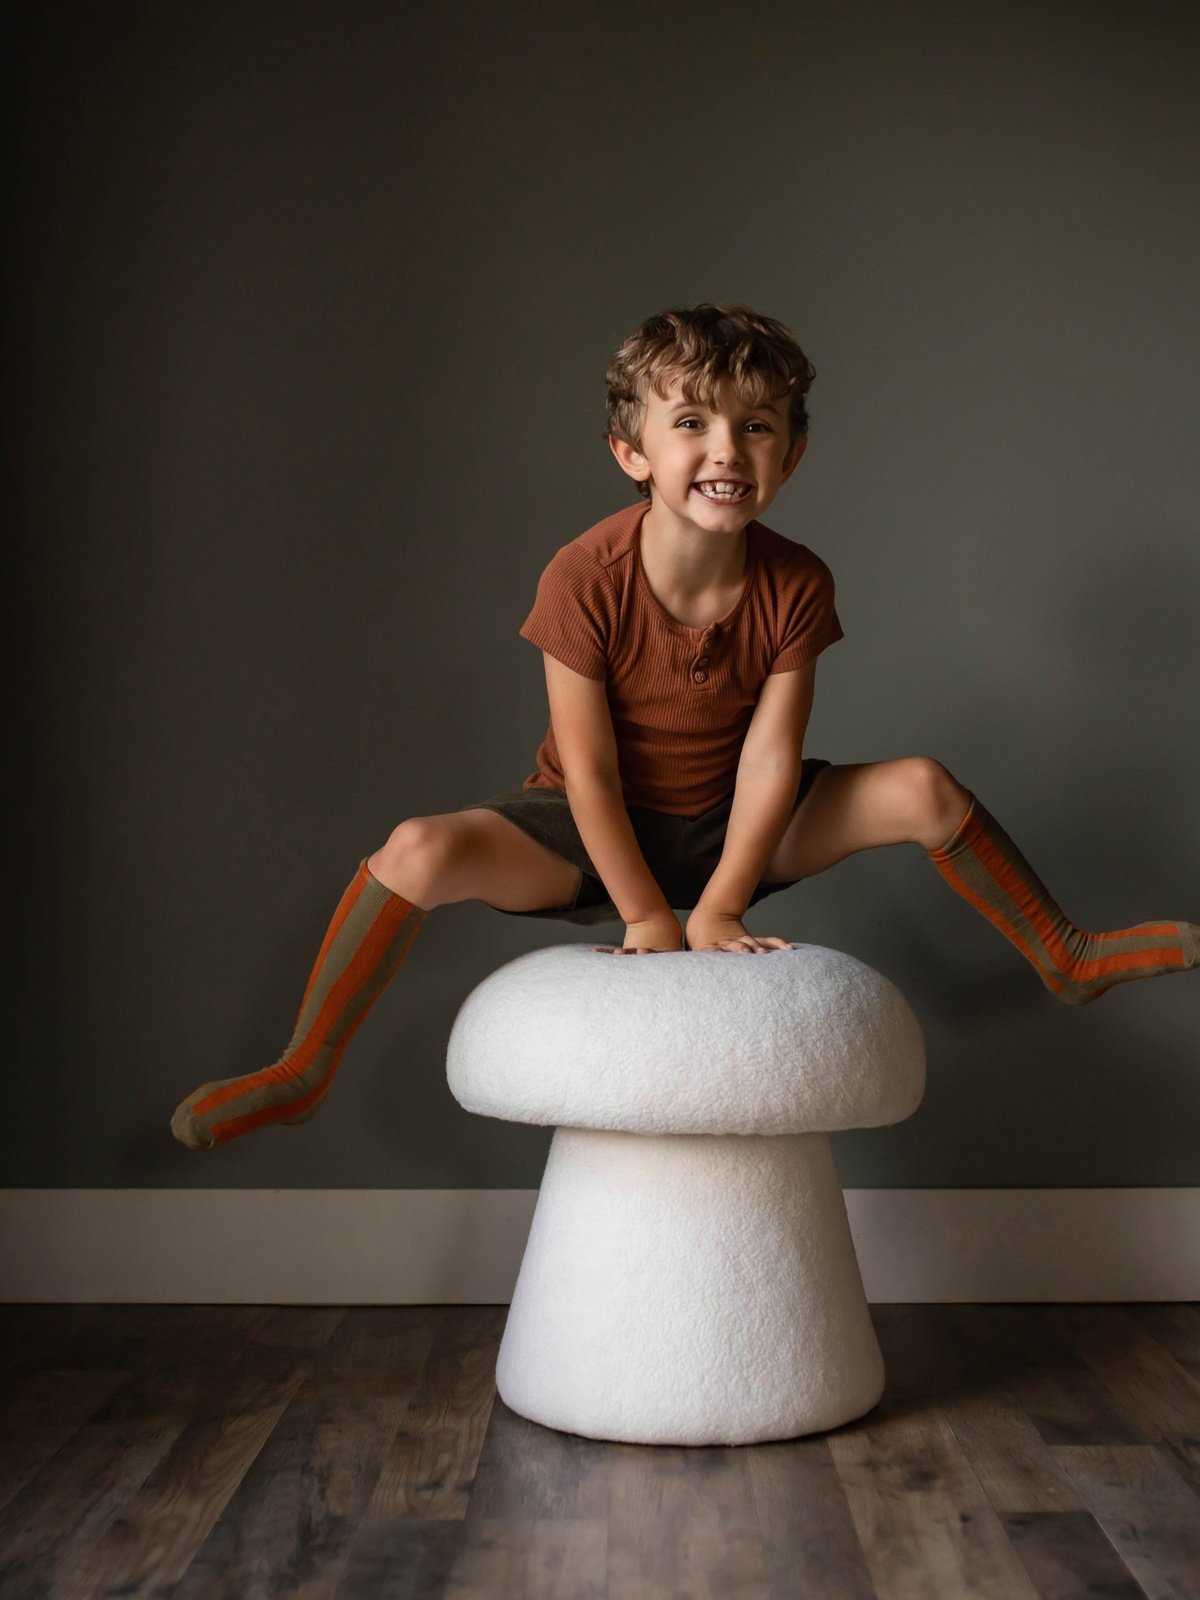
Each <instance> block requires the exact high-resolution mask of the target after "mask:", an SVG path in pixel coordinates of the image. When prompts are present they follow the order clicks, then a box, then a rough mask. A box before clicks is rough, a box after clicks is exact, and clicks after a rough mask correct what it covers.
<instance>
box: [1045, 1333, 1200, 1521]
mask: <svg viewBox="0 0 1200 1600" xmlns="http://www.w3.org/2000/svg"><path fill="white" fill-rule="evenodd" d="M1053 1321H1054V1326H1055V1327H1056V1328H1057V1329H1058V1330H1059V1331H1060V1332H1061V1333H1062V1336H1063V1338H1064V1339H1065V1340H1068V1341H1069V1342H1070V1344H1071V1345H1072V1347H1073V1348H1074V1349H1075V1350H1076V1351H1077V1352H1078V1353H1079V1355H1080V1357H1081V1358H1082V1360H1083V1361H1085V1362H1086V1363H1087V1365H1088V1367H1089V1368H1090V1369H1091V1370H1092V1371H1093V1372H1094V1373H1095V1374H1096V1377H1097V1378H1098V1379H1099V1381H1100V1382H1101V1383H1102V1384H1103V1385H1104V1387H1105V1388H1106V1389H1107V1390H1108V1392H1109V1394H1110V1395H1111V1396H1112V1398H1113V1403H1114V1405H1115V1406H1116V1407H1117V1409H1118V1410H1119V1411H1120V1412H1121V1413H1122V1414H1123V1415H1124V1416H1126V1417H1128V1419H1129V1421H1130V1423H1131V1424H1132V1425H1133V1426H1134V1427H1136V1428H1137V1429H1138V1431H1139V1432H1140V1433H1141V1434H1142V1436H1143V1437H1144V1438H1145V1439H1147V1440H1148V1441H1149V1442H1151V1443H1154V1444H1158V1445H1160V1446H1161V1447H1162V1449H1163V1450H1164V1451H1166V1452H1167V1453H1168V1454H1169V1455H1170V1457H1171V1458H1172V1462H1173V1465H1174V1466H1175V1469H1176V1470H1177V1471H1178V1472H1179V1473H1180V1475H1181V1476H1182V1477H1183V1478H1184V1479H1185V1480H1186V1481H1187V1482H1188V1483H1189V1484H1190V1485H1191V1487H1192V1490H1193V1491H1194V1492H1195V1493H1196V1494H1197V1495H1200V1437H1197V1436H1198V1435H1200V1381H1197V1379H1196V1378H1194V1377H1193V1376H1192V1375H1191V1374H1190V1373H1188V1372H1187V1371H1185V1370H1184V1368H1183V1367H1181V1366H1180V1365H1179V1363H1178V1362H1177V1361H1176V1360H1175V1359H1174V1357H1173V1356H1172V1355H1171V1353H1170V1351H1169V1350H1165V1349H1164V1348H1163V1346H1162V1345H1161V1344H1160V1343H1159V1342H1158V1341H1157V1340H1156V1339H1154V1338H1153V1337H1151V1336H1150V1335H1149V1334H1147V1333H1146V1332H1145V1330H1144V1329H1143V1327H1142V1325H1141V1324H1140V1323H1139V1322H1138V1321H1137V1320H1136V1319H1135V1318H1133V1317H1131V1316H1129V1315H1128V1314H1127V1313H1126V1311H1125V1310H1124V1308H1123V1307H1121V1306H1062V1307H1056V1308H1055V1309H1054V1312H1053ZM1198 1514H1200V1502H1198Z"/></svg>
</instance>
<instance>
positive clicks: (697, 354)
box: [171, 304, 1200, 1149]
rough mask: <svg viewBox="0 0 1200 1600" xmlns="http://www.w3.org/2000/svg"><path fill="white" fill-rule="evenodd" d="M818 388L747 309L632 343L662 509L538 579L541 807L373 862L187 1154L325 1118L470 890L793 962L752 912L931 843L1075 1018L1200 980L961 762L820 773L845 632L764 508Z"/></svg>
mask: <svg viewBox="0 0 1200 1600" xmlns="http://www.w3.org/2000/svg"><path fill="white" fill-rule="evenodd" d="M815 375H816V374H815V372H814V370H813V368H812V366H811V364H810V363H809V361H808V359H807V357H806V356H805V355H804V352H803V351H802V350H801V349H800V347H799V345H798V344H797V343H796V341H795V339H794V338H793V337H792V335H791V333H790V332H789V330H788V329H787V328H785V327H784V326H783V325H782V324H781V323H779V322H776V321H774V320H773V319H771V318H769V317H762V316H758V315H756V314H755V313H754V312H752V311H750V310H748V309H747V308H746V307H744V306H735V305H710V304H704V305H699V306H696V307H694V308H692V309H691V310H681V311H666V312H663V313H662V314H661V315H659V316H655V317H651V318H649V319H648V320H647V321H646V322H645V323H644V324H643V325H642V326H641V327H640V328H639V329H638V330H637V331H636V332H635V333H634V334H632V335H631V336H630V337H629V338H628V339H626V340H625V342H624V343H623V344H622V345H621V347H620V348H619V349H618V351H617V352H616V354H615V355H614V356H613V359H612V361H611V362H610V364H609V368H608V374H607V376H608V422H609V430H608V431H609V443H610V446H611V448H612V451H613V454H614V455H615V456H616V459H617V462H618V464H619V465H620V467H621V469H622V470H623V471H624V472H626V473H627V474H628V475H629V477H630V478H632V479H633V480H634V481H635V482H636V484H637V486H638V494H639V497H640V498H639V501H638V503H637V504H635V505H633V506H629V507H626V508H624V509H623V510H621V511H618V512H616V513H615V514H614V515H612V516H610V517H606V518H605V519H604V520H603V521H601V522H599V523H597V524H596V526H595V527H593V528H590V529H589V530H588V531H587V532H586V533H584V534H582V535H580V537H579V538H577V539H575V540H573V541H572V542H571V543H570V544H568V545H565V546H564V547H563V548H562V549H560V550H559V551H558V553H557V554H556V555H555V557H554V558H553V560H552V561H551V562H550V563H549V565H548V566H547V567H546V569H545V571H544V572H543V574H542V577H541V579H540V581H539V583H538V590H537V598H536V602H535V605H534V608H533V610H532V612H531V613H530V615H529V617H528V618H527V619H526V621H525V623H524V625H523V626H522V628H521V633H522V635H523V637H524V638H526V639H528V640H530V641H531V642H532V643H534V644H535V645H537V646H538V647H539V648H541V649H542V651H543V657H544V664H545V672H546V689H547V695H548V698H549V703H550V725H549V728H548V730H547V733H546V738H545V740H544V741H543V743H542V745H541V748H540V749H539V751H538V756H537V763H538V764H537V770H536V771H535V772H533V773H531V774H530V776H529V777H528V778H526V780H525V783H524V786H523V787H522V789H520V790H518V791H513V792H507V793H504V794H499V795H496V796H493V797H492V798H491V799H489V800H485V801H483V802H482V803H481V804H479V805H476V806H471V807H469V808H467V809H466V810H463V811H457V812H451V813H448V814H446V815H442V816H432V817H414V818H411V819H409V820H408V821H406V822H402V823H401V824H400V825H399V827H397V828H396V829H395V830H394V832H393V833H392V834H391V836H390V838H389V839H388V840H387V842H386V843H385V844H384V845H382V846H381V847H380V848H379V849H378V850H376V851H375V853H374V854H373V855H371V856H369V857H366V858H364V860H363V861H362V862H360V864H359V868H358V871H357V873H356V874H355V876H354V878H353V880H352V881H351V883H350V885H349V887H348V888H347V889H346V892H345V894H344V895H343V897H342V900H341V903H340V904H339V906H338V908H337V910H336V912H335V913H334V917H333V921H332V923H331V924H330V927H329V930H328V932H327V933H326V935H325V940H324V943H323V944H322V946H321V949H320V951H319V952H318V955H317V960H316V964H315V966H314V967H313V970H312V974H311V976H310V978H309V980H308V987H307V989H306V990H305V994H304V998H303V1001H302V1002H301V1006H300V1014H299V1017H298V1019H297V1022H296V1027H295V1030H294V1033H293V1036H292V1040H291V1042H290V1044H289V1045H288V1048H287V1050H286V1052H285V1053H284V1055H283V1057H282V1058H281V1059H280V1060H279V1061H278V1062H277V1063H276V1064H275V1065H274V1066H271V1067H268V1068H266V1069H265V1070H264V1071H261V1072H257V1073H251V1074H248V1075H247V1076H245V1077H241V1078H226V1079H222V1080H219V1081H217V1082H214V1083H206V1084H204V1085H202V1086H201V1087H200V1088H199V1089H197V1090H196V1091H195V1092H194V1093H193V1094H191V1095H189V1096H188V1098H187V1099H186V1100H185V1101H184V1102H183V1103H182V1104H181V1105H180V1106H179V1108H178V1109H177V1111H176V1112H175V1115H174V1117H173V1118H172V1120H171V1129H172V1132H173V1133H174V1134H175V1136H176V1138H177V1139H179V1140H181V1142H182V1143H184V1144H186V1145H188V1146H190V1147H191V1148H193V1149H211V1148H213V1147H214V1146H215V1145H217V1144H220V1143H224V1142H226V1141H228V1140H230V1139H235V1138H240V1137H242V1136H243V1135H244V1134H247V1133H251V1132H253V1131H254V1130H255V1129H257V1128H260V1127H264V1126H266V1125H267V1124H270V1123H289V1124H290V1123H297V1122H304V1121H306V1120H307V1119H308V1118H309V1117H310V1116H311V1115H312V1114H313V1112H314V1111H315V1110H316V1109H317V1107H318V1106H319V1105H320V1104H321V1102H322V1100H323V1099H324V1097H325V1095H326V1094H327V1093H328V1091H329V1086H330V1084H331V1083H332V1081H333V1077H334V1074H335V1072H336V1071H337V1067H338V1063H339V1061H340V1059H341V1056H342V1053H343V1051H344V1049H345V1047H346V1045H347V1043H348V1042H349V1039H350V1037H351V1035H352V1034H353V1032H354V1030H355V1028H356V1027H357V1026H358V1025H359V1023H360V1022H361V1021H362V1020H363V1018H364V1017H365V1016H366V1014H367V1012H368V1010H369V1009H370V1007H371V1006H372V1004H373V1003H374V1001H375V1000H376V998H377V997H378V995H379V994H380V993H381V992H382V990H383V988H384V987H385V985H386V984H387V982H388V981H389V979H390V978H391V977H392V975H393V973H394V972H395V971H396V969H397V968H398V967H399V966H400V964H401V962H402V961H403V960H404V958H405V956H406V955H407V954H408V950H409V946H410V945H411V943H412V941H413V938H414V937H415V935H416V933H417V931H418V929H419V928H420V926H421V924H422V922H423V921H424V919H425V917H426V915H427V913H428V912H429V911H430V910H431V909H432V908H433V907H435V906H441V905H448V904H451V903H454V902H456V901H460V900H482V901H484V902H485V903H486V904H488V905H491V906H493V907H495V908H496V909H497V910H500V911H505V912H509V913H513V914H515V915H518V916H542V917H556V918H559V919H561V920H564V921H572V922H583V923H588V922H596V921H604V920H609V919H611V918H618V917H619V918H620V920H622V921H623V922H624V924H625V936H624V939H623V941H622V943H621V945H620V946H619V947H618V948H617V949H616V950H614V951H611V952H607V951H606V952H605V953H612V954H616V955H634V956H638V955H648V954H654V953H661V952H671V951H679V950H683V949H690V950H713V951H726V952H728V953H731V954H752V955H769V954H770V953H771V952H772V951H773V950H777V949H786V948H789V945H788V941H787V940H785V939H783V938H780V937H778V936H775V935H772V936H769V937H758V936H756V935H754V934H751V933H749V932H748V931H747V930H746V928H745V926H744V925H743V922H742V918H743V916H744V914H745V911H746V908H747V907H748V906H749V905H752V904H753V903H754V902H755V901H757V900H759V899H761V898H763V897H764V896H765V895H768V894H771V893H774V892H775V891H776V890H778V889H782V888H786V887H787V886H788V885H790V884H793V883H796V882H797V881H799V880H800V879H802V878H811V877H813V876H815V875H816V874H817V873H818V872H823V871H824V870H825V869H826V868H827V867H831V866H833V865H834V864H835V863H836V862H838V861H841V860H843V859H844V858H845V857H846V856H848V855H851V854H852V853H853V852H855V851H858V850H871V849H874V848H876V847H877V846H879V845H885V844H900V843H904V842H910V843H916V844H919V845H921V846H922V848H923V849H924V850H925V851H926V852H927V854H928V856H929V859H930V860H931V861H932V862H933V864H934V866H935V867H936V868H937V870H938V872H939V873H941V875H942V877H943V878H944V879H945V881H946V882H947V883H948V884H949V885H950V887H951V888H952V889H954V890H955V891H956V892H957V893H958V894H960V895H962V896H963V897H964V898H965V899H966V900H968V901H969V902H970V903H971V904H972V905H973V906H975V908H976V909H977V910H978V911H980V912H982V914H983V915H984V916H986V917H987V918H988V919H989V921H991V922H992V923H993V924H994V925H995V926H996V927H997V928H999V930H1000V932H1001V933H1003V934H1004V935H1005V937H1006V938H1008V939H1009V940H1010V941H1011V942H1012V943H1013V944H1014V945H1015V946H1016V948H1017V949H1018V950H1020V952H1021V953H1022V955H1024V956H1025V957H1026V959H1027V960H1028V961H1030V962H1031V963H1032V965H1033V966H1034V968H1035V970H1036V971H1037V973H1038V976H1039V977H1040V978H1041V980H1042V982H1043V983H1044V984H1045V985H1046V987H1047V988H1048V989H1049V990H1050V991H1051V993H1052V994H1054V995H1056V996H1057V997H1058V998H1059V999H1060V1000H1062V1001H1064V1002H1065V1003H1067V1004H1068V1005H1082V1004H1086V1003H1087V1002H1089V1001H1091V1000H1095V999H1097V998H1098V997H1099V996H1100V995H1102V994H1104V993H1105V991H1106V990H1107V989H1109V988H1111V987H1112V986H1113V985H1114V984H1116V983H1122V982H1126V981H1128V980H1130V979H1133V978H1143V977H1152V976H1154V975H1155V974H1158V973H1167V972H1180V971H1183V970H1186V969H1189V968H1194V967H1196V966H1197V965H1200V927H1196V926H1195V925H1193V924H1191V923H1186V922H1174V921H1170V922H1165V921H1164V922H1152V923H1139V924H1137V925H1136V926H1134V927H1130V928H1123V929H1119V930H1117V931H1115V932H1111V933H1100V934H1088V933H1083V932H1081V931H1080V930H1079V929H1078V928H1076V927H1075V926H1074V925H1073V924H1072V923H1070V922H1069V921H1068V920H1067V918H1066V917H1065V916H1064V915H1063V913H1062V912H1061V911H1060V910H1059V908H1058V906H1057V905H1056V904H1055V903H1054V901H1053V900H1052V899H1051V898H1050V896H1049V894H1048V893H1047V891H1046V889H1045V888H1044V887H1043V885H1042V884H1041V882H1040V881H1039V880H1038V878H1037V877H1036V876H1035V874H1034V872H1033V870H1032V868H1031V867H1030V866H1029V865H1028V863H1027V862H1026V861H1025V859H1024V857H1023V856H1022V855H1021V854H1020V852H1019V851H1018V849H1017V847H1016V845H1015V844H1014V843H1013V842H1012V840H1011V839H1010V838H1009V837H1008V835H1007V834H1006V833H1005V832H1004V831H1003V830H1002V828H1001V827H1000V825H999V824H998V823H997V822H996V821H995V819H994V818H993V817H992V816H991V815H990V813H989V812H987V811H986V810H985V809H984V807H983V805H982V803H981V802H980V801H979V800H978V799H977V798H976V797H975V796H974V795H973V794H972V793H971V791H969V790H968V789H965V788H964V787H963V786H962V784H960V783H959V782H958V781H957V780H956V779H955V778H954V777H953V776H952V775H951V773H949V772H948V771H947V770H946V768H945V767H944V766H942V765H941V763H939V762H937V761H935V760H932V759H930V758H928V757H922V756H912V757H907V758H905V759H902V760H895V761H878V762H863V763H857V764H853V765H836V766H835V765H833V764H832V763H830V762H828V761H823V760H819V759H812V758H809V759H802V757H801V750H802V747H803V743H804V734H805V729H806V726H807V723H808V718H809V712H810V710H811V707H812V702H813V689H814V681H815V674H816V660H817V657H818V655H819V654H820V653H821V651H822V650H824V649H826V648H827V647H828V646H829V645H831V644H834V643H836V642H837V641H838V640H839V639H841V638H842V637H843V632H842V627H841V623H840V621H839V619H838V615H837V611H836V608H835V605H834V583H833V577H832V575H831V573H830V571H829V568H828V567H827V566H826V565H825V563H824V561H823V560H822V559H821V558H820V557H819V556H818V555H816V554H815V553H814V552H813V551H811V550H809V549H808V548H807V547H806V546H805V545H802V544H796V543H793V542H792V541H790V540H788V539H784V538H782V537H781V536H780V535H779V534H776V533H773V532H772V531H771V530H770V529H769V528H766V527H764V526H763V525H762V524H761V523H760V522H759V521H758V517H759V516H760V514H761V513H763V512H765V511H766V509H767V508H768V506H769V505H770V504H771V502H772V501H773V500H774V498H775V496H776V494H777V493H778V492H779V490H780V489H781V488H782V486H783V485H784V484H785V483H786V482H787V480H788V478H790V477H791V475H792V473H793V472H794V471H795V470H796V467H797V466H798V464H799V462H800V459H801V457H802V456H803V454H804V450H805V446H806V445H807V442H808V414H807V411H806V408H805V399H806V396H807V393H808V388H809V384H810V383H811V382H812V379H813V378H814V377H815ZM674 907H677V908H679V909H682V910H685V911H686V912H687V920H686V924H685V925H684V927H682V928H681V926H680V922H679V919H678V918H677V917H676V915H675V911H674V909H672V908H674ZM595 948H599V947H595Z"/></svg>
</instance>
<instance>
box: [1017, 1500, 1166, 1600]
mask: <svg viewBox="0 0 1200 1600" xmlns="http://www.w3.org/2000/svg"><path fill="white" fill-rule="evenodd" d="M1001 1521H1002V1522H1003V1524H1004V1530H1005V1532H1006V1533H1007V1534H1008V1537H1009V1539H1010V1540H1011V1541H1012V1546H1013V1549H1014V1550H1015V1551H1016V1552H1017V1555H1018V1557H1019V1558H1020V1561H1021V1565H1022V1566H1023V1567H1024V1568H1025V1570H1026V1572H1027V1573H1028V1574H1029V1576H1030V1577H1031V1578H1032V1579H1033V1582H1034V1584H1035V1585H1036V1587H1037V1591H1038V1593H1039V1594H1041V1595H1053V1596H1054V1600H1095V1596H1096V1595H1103V1596H1104V1600H1145V1595H1144V1594H1143V1592H1142V1589H1141V1587H1140V1585H1139V1584H1138V1583H1136V1582H1135V1580H1134V1577H1133V1574H1132V1573H1131V1572H1130V1570H1129V1568H1128V1567H1127V1566H1126V1565H1125V1563H1124V1562H1123V1561H1122V1560H1121V1558H1120V1556H1119V1555H1118V1554H1117V1552H1116V1551H1115V1550H1114V1549H1113V1547H1112V1545H1111V1543H1110V1542H1109V1540H1108V1538H1107V1536H1106V1535H1105V1533H1104V1530H1103V1529H1102V1528H1101V1527H1100V1525H1099V1523H1098V1522H1097V1521H1096V1519H1095V1517H1093V1516H1092V1514H1091V1512H1090V1511H1016V1512H1011V1513H1008V1514H1006V1515H1005V1516H1003V1517H1002V1518H1001Z"/></svg>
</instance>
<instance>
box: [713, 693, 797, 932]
mask: <svg viewBox="0 0 1200 1600" xmlns="http://www.w3.org/2000/svg"><path fill="white" fill-rule="evenodd" d="M816 675H817V664H816V662H815V661H810V662H809V663H808V664H807V666H803V667H800V668H798V669H797V670H796V671H795V672H776V673H773V674H772V675H771V676H770V677H768V679H767V681H766V682H765V683H764V684H763V686H762V690H761V692H760V694H759V697H758V704H757V705H756V706H755V708H754V716H753V717H752V719H751V722H750V727H749V728H748V730H747V732H746V737H745V740H744V741H743V743H742V752H741V756H740V758H739V761H738V770H737V779H736V782H735V784H734V791H733V810H732V811H731V813H730V817H729V826H728V828H727V829H726V833H725V845H724V848H723V850H722V852H721V859H720V861H719V862H718V863H717V865H716V867H715V869H714V870H713V874H712V877H711V878H710V879H709V880H708V883H707V884H706V885H705V888H704V892H703V894H702V895H701V897H700V900H699V901H698V903H697V905H696V908H695V910H694V911H693V912H692V913H691V915H690V916H689V918H688V926H687V934H688V947H689V949H692V950H696V949H702V948H706V947H707V948H710V949H711V948H713V947H714V945H716V946H719V945H720V944H722V943H724V942H728V941H731V940H734V939H737V938H738V937H739V936H743V935H745V929H744V928H743V927H742V917H743V916H744V914H745V911H746V907H747V906H748V905H749V904H750V896H751V895H752V894H753V892H754V890H755V888H756V887H757V886H758V884H759V882H760V881H761V879H762V875H763V871H764V870H765V868H766V865H767V862H768V861H770V859H771V857H772V855H773V854H774V853H775V848H776V846H777V845H778V843H779V841H780V839H781V838H782V837H783V832H784V829H785V828H786V827H787V825H788V822H789V820H790V818H791V815H792V810H793V807H794V806H795V803H796V790H797V789H798V788H799V786H800V774H801V771H802V765H803V763H802V756H803V749H804V735H805V732H806V731H807V728H808V719H809V716H810V714H811V712H812V704H813V694H814V692H815V689H816ZM759 942H760V943H764V944H776V945H782V944H785V943H786V941H785V940H782V939H772V940H760V941H759Z"/></svg>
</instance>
